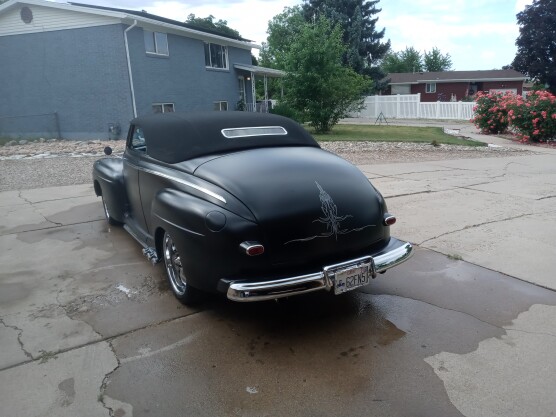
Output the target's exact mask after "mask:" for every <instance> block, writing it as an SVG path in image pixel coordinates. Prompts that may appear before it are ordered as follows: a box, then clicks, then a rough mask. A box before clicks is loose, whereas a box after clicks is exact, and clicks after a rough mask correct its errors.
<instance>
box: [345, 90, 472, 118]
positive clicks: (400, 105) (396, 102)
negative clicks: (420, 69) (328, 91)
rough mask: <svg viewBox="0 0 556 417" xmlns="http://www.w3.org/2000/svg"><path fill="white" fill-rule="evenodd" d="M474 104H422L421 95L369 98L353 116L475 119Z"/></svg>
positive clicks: (437, 102)
mask: <svg viewBox="0 0 556 417" xmlns="http://www.w3.org/2000/svg"><path fill="white" fill-rule="evenodd" d="M474 105H475V103H474V102H462V101H456V102H451V101H436V102H430V103H426V102H425V103H421V94H398V95H395V96H367V97H365V104H364V108H363V109H362V110H361V111H360V112H358V113H355V114H353V115H352V117H362V118H367V119H373V118H374V119H376V118H377V117H378V116H379V115H380V113H381V112H382V114H383V115H384V117H386V118H387V119H388V118H393V119H457V120H469V119H471V118H472V117H473V106H474Z"/></svg>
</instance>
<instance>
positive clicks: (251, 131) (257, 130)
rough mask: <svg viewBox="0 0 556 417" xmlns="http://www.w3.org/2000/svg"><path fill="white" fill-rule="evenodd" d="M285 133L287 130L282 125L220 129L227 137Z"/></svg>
mask: <svg viewBox="0 0 556 417" xmlns="http://www.w3.org/2000/svg"><path fill="white" fill-rule="evenodd" d="M287 134H288V131H287V130H286V129H284V128H283V127H282V126H256V127H236V128H230V129H222V135H224V137H225V138H228V139H235V138H248V137H252V136H281V135H284V136H285V135H287Z"/></svg>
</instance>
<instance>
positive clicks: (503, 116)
mask: <svg viewBox="0 0 556 417" xmlns="http://www.w3.org/2000/svg"><path fill="white" fill-rule="evenodd" d="M475 101H476V102H477V105H476V106H475V107H474V111H475V117H474V118H473V119H471V121H472V122H473V123H474V124H475V126H477V127H478V128H479V129H481V131H482V132H483V133H503V132H504V131H506V130H507V129H508V127H509V128H510V129H511V130H512V131H513V132H515V133H516V134H517V136H518V137H519V138H520V139H521V141H523V142H527V141H529V140H532V141H534V142H544V141H547V140H556V97H555V96H554V95H553V94H551V93H549V92H548V91H532V92H530V93H529V94H528V96H527V98H526V99H524V98H523V97H521V96H516V95H515V94H511V93H506V94H501V93H489V94H486V93H478V94H477V97H476V99H475Z"/></svg>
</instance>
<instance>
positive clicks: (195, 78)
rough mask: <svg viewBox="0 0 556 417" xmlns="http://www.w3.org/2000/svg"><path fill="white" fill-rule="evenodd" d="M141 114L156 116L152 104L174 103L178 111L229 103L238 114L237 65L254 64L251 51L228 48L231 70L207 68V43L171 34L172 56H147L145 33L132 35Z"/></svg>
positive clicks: (133, 64) (169, 40) (137, 31)
mask: <svg viewBox="0 0 556 417" xmlns="http://www.w3.org/2000/svg"><path fill="white" fill-rule="evenodd" d="M128 41H129V47H130V55H131V66H132V71H133V83H134V86H135V97H136V104H137V114H138V115H139V116H140V115H144V114H149V113H152V103H174V105H175V110H176V111H193V110H212V109H213V103H214V102H215V101H227V102H228V109H229V110H235V107H236V103H237V101H238V99H239V89H238V80H237V79H238V74H237V72H236V70H235V69H234V68H233V65H234V64H235V63H242V64H251V51H250V50H246V49H240V48H235V47H232V46H228V67H229V68H228V69H227V70H219V69H211V68H209V69H207V68H206V67H205V51H204V42H203V41H201V40H197V39H192V38H187V37H183V36H178V35H174V34H168V49H169V56H167V57H166V56H152V55H150V54H147V53H146V52H145V45H144V39H143V29H141V28H134V29H132V30H131V31H129V32H128Z"/></svg>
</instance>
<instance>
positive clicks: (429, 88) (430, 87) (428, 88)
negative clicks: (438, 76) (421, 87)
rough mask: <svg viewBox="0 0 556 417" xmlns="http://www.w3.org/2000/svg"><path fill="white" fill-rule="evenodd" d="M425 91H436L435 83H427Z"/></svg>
mask: <svg viewBox="0 0 556 417" xmlns="http://www.w3.org/2000/svg"><path fill="white" fill-rule="evenodd" d="M425 91H426V92H427V93H436V83H427V86H426V90H425Z"/></svg>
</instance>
